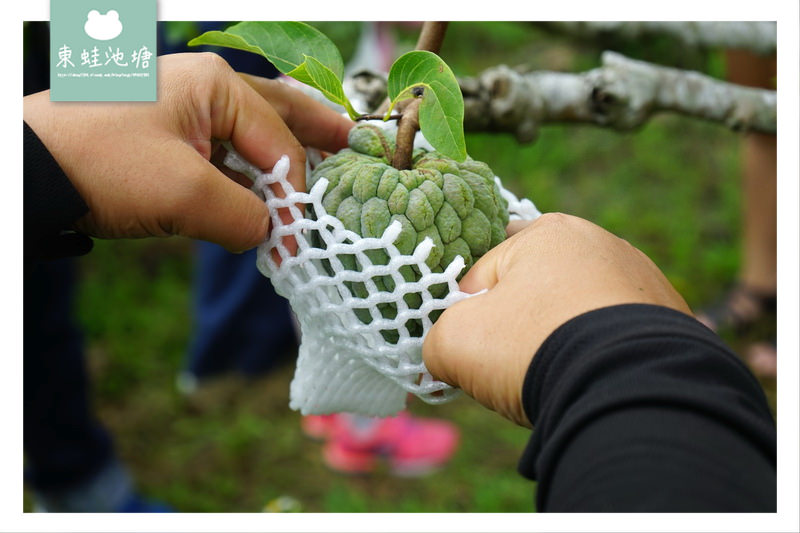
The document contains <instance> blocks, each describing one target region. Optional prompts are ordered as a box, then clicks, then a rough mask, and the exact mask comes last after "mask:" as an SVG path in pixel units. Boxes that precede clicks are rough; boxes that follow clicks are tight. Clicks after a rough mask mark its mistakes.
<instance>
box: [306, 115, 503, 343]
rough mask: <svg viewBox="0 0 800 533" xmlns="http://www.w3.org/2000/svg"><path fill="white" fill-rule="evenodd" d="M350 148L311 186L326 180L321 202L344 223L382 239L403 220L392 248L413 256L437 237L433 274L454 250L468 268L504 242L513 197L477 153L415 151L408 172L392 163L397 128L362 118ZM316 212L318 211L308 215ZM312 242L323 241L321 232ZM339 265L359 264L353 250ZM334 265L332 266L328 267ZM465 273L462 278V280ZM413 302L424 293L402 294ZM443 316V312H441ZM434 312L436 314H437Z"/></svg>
mask: <svg viewBox="0 0 800 533" xmlns="http://www.w3.org/2000/svg"><path fill="white" fill-rule="evenodd" d="M348 143H349V146H350V147H349V148H346V149H344V150H341V151H340V152H339V153H337V154H335V155H332V156H330V157H328V158H326V159H325V160H324V161H323V162H322V163H321V164H320V165H319V166H317V167H316V168H315V169H314V171H313V172H312V173H311V174H310V175H309V177H308V183H307V188H308V189H309V190H310V189H311V187H313V185H314V184H315V183H316V182H317V180H318V179H319V178H320V177H325V178H326V179H327V180H328V182H329V183H328V187H327V189H326V191H325V194H324V196H323V200H322V205H323V207H324V208H325V211H326V212H327V213H328V214H331V215H335V216H336V218H338V219H339V220H341V221H342V223H343V224H344V226H345V228H347V229H349V230H351V231H353V232H354V233H356V234H358V235H360V236H361V237H380V236H381V235H383V232H384V230H386V228H387V227H388V226H389V224H391V223H392V222H393V221H395V220H397V221H399V222H400V223H401V224H402V231H401V232H400V236H399V237H398V239H397V240H396V241H395V246H397V248H398V250H400V252H401V253H403V254H411V253H413V251H414V249H415V248H416V246H417V244H419V243H420V242H422V240H423V239H425V238H426V237H430V238H431V239H432V240H433V244H434V246H433V250H432V251H431V253H430V255H429V256H428V259H427V261H426V264H427V266H428V267H429V268H430V269H431V271H433V272H442V271H443V270H444V269H445V268H446V267H447V266H448V265H449V264H450V262H451V261H452V260H453V259H454V258H455V256H457V255H460V256H461V257H463V258H464V263H465V264H466V268H465V269H464V270H463V271H462V272H461V276H463V275H464V273H465V272H466V271H467V270H468V269H469V267H471V266H472V265H473V264H474V262H475V261H476V260H477V259H478V258H479V257H481V256H482V255H483V254H485V253H486V252H487V251H489V249H490V248H492V247H493V246H496V245H497V244H499V243H500V242H502V241H503V240H504V239H505V237H506V233H505V227H506V225H507V224H508V202H507V201H506V200H505V199H504V198H503V197H502V196H501V194H500V190H499V188H498V186H497V184H496V183H495V180H494V172H492V170H491V169H490V168H489V166H488V165H486V164H485V163H482V162H480V161H475V160H473V159H469V158H468V159H467V160H466V161H464V162H457V161H454V160H452V159H449V158H447V157H444V156H443V155H441V154H439V153H438V152H428V151H425V150H421V149H418V150H415V152H414V157H413V165H412V167H413V168H412V169H411V170H397V169H395V168H393V167H392V166H391V164H390V161H391V158H392V154H393V153H394V149H395V139H394V132H387V131H384V130H382V129H380V128H379V127H377V126H374V125H372V124H368V123H361V124H359V125H357V126H355V127H354V128H353V129H352V130H351V131H350V135H349V138H348ZM309 216H311V217H312V218H313V217H314V213H309ZM312 241H313V242H314V243H315V245H316V246H321V245H322V244H321V242H320V239H319V237H318V236H317V237H316V238H314V236H312ZM367 255H368V257H369V259H370V261H372V263H373V264H386V263H387V262H388V259H389V257H388V255H387V254H386V253H385V252H383V251H382V250H371V251H369V252H367ZM339 259H340V260H341V261H342V264H343V265H344V266H345V267H346V268H350V269H352V270H361V265H360V264H358V261H357V259H356V257H355V256H339ZM327 268H330V265H329V264H328V265H327ZM400 273H401V274H402V276H403V278H404V279H405V280H406V281H408V282H414V281H418V280H419V278H420V276H421V274H420V272H419V270H418V269H417V268H416V267H414V266H406V267H403V268H402V269H401V272H400ZM459 279H460V278H459ZM373 281H375V282H376V286H377V287H378V289H379V290H386V291H388V292H391V291H393V290H394V287H395V282H394V280H393V279H392V278H391V277H390V276H384V277H382V278H380V279H374V280H373ZM348 287H349V289H350V291H351V292H352V293H353V294H354V295H355V296H356V297H359V298H366V297H367V295H368V294H367V289H366V287H365V286H364V284H363V283H359V282H352V283H350V284H349V285H348ZM446 291H447V284H441V285H434V286H433V287H431V294H432V295H433V296H434V297H437V298H439V297H442V296H443V295H444V294H445V293H446ZM404 299H405V301H406V303H407V304H408V306H409V307H411V308H415V309H416V308H419V306H420V304H421V303H422V298H421V296H420V295H419V294H416V293H411V294H406V295H405V298H404ZM379 310H380V312H381V314H382V316H384V317H386V318H390V319H393V318H395V316H396V314H397V309H396V306H395V305H393V304H381V305H380V306H379ZM355 311H356V314H357V315H358V317H359V319H361V320H362V321H363V322H364V323H370V322H371V320H372V318H371V315H370V313H369V311H368V310H366V309H356V310H355ZM437 316H438V315H437ZM435 318H436V316H431V319H432V320H435ZM406 328H407V329H408V330H409V333H410V334H411V335H419V334H421V331H422V325H421V324H420V323H419V321H417V320H412V321H409V323H406ZM381 333H382V334H383V336H384V338H385V339H386V340H387V341H389V342H392V343H394V342H397V339H398V333H397V331H382V332H381Z"/></svg>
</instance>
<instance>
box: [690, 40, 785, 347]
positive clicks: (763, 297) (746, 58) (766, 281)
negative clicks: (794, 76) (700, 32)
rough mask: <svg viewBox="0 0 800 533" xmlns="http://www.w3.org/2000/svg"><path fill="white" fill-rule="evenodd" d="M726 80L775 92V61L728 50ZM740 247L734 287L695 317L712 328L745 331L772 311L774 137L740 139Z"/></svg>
mask: <svg viewBox="0 0 800 533" xmlns="http://www.w3.org/2000/svg"><path fill="white" fill-rule="evenodd" d="M726 66H727V77H728V80H729V81H731V82H733V83H737V84H740V85H745V86H750V87H761V88H769V89H774V88H775V74H776V69H775V58H774V56H773V57H765V56H759V55H756V54H753V53H750V52H745V51H738V50H731V51H728V53H727V56H726ZM741 161H742V244H741V263H740V268H739V273H738V274H737V282H736V286H735V287H734V288H733V289H732V290H731V291H730V292H729V294H727V295H726V296H725V297H724V298H723V299H722V300H721V301H720V303H718V304H717V305H714V306H710V307H709V308H708V309H706V310H704V311H702V312H700V313H698V318H699V319H700V320H701V321H702V322H704V323H705V324H706V325H707V326H709V327H711V328H712V329H734V330H739V331H742V330H745V329H748V328H749V327H751V326H753V325H755V324H757V323H758V322H759V321H760V320H761V319H762V318H764V317H767V318H769V317H770V315H772V314H773V313H774V309H775V295H776V290H777V144H776V137H775V136H774V135H766V134H760V133H749V134H746V135H745V136H744V138H743V139H742V145H741Z"/></svg>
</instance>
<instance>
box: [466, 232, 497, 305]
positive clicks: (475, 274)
mask: <svg viewBox="0 0 800 533" xmlns="http://www.w3.org/2000/svg"><path fill="white" fill-rule="evenodd" d="M503 244H504V243H501V244H500V245H498V246H496V247H494V248H492V249H491V250H489V252H488V253H486V254H485V255H483V257H481V258H480V259H478V261H477V262H476V263H475V264H474V265H472V267H471V268H470V269H469V271H468V272H467V273H466V274H465V275H464V277H463V278H461V281H460V282H459V283H458V287H459V289H461V290H462V291H464V292H466V293H469V294H474V293H476V292H480V291H482V290H484V289H491V288H492V287H494V286H495V285H497V282H498V280H499V277H498V268H499V261H500V260H501V258H502V256H503V253H502V248H503Z"/></svg>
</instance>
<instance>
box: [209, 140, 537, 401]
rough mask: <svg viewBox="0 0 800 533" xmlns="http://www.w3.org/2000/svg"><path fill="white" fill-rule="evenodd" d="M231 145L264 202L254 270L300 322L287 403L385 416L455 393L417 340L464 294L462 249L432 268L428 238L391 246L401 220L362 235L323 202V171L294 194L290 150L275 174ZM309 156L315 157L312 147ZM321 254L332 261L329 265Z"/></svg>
mask: <svg viewBox="0 0 800 533" xmlns="http://www.w3.org/2000/svg"><path fill="white" fill-rule="evenodd" d="M228 149H229V153H228V155H227V157H226V159H225V165H226V166H228V167H229V168H230V169H232V170H235V171H237V172H240V173H242V174H245V175H247V176H248V177H250V178H251V179H252V180H253V182H254V185H253V190H254V191H255V192H256V193H257V194H258V195H259V196H260V197H262V198H263V199H264V200H265V201H266V203H267V207H268V208H269V211H270V214H271V219H272V229H271V232H270V237H269V239H268V240H267V241H266V242H264V243H263V244H262V245H261V246H259V247H258V253H257V266H258V269H259V271H260V272H261V273H262V274H264V275H265V276H266V277H268V278H269V279H270V280H271V281H272V284H273V286H274V287H275V291H276V292H277V293H278V294H280V295H281V296H284V297H285V298H287V299H288V300H289V304H290V305H291V308H292V310H293V312H294V313H295V315H296V317H297V320H298V322H299V323H300V329H301V341H300V348H299V353H298V358H297V367H296V370H295V375H294V379H293V380H292V383H291V389H290V401H289V405H290V407H291V408H292V409H295V410H299V411H300V412H301V413H303V414H306V415H307V414H326V413H333V412H351V413H358V414H363V415H370V416H389V415H393V414H396V413H397V412H398V411H400V410H402V409H403V408H404V407H405V403H406V396H407V394H408V393H409V392H410V393H413V394H415V395H416V396H418V397H420V398H421V399H422V400H424V401H425V402H428V403H442V402H446V401H448V400H450V399H452V398H453V397H454V395H455V394H457V391H456V390H455V389H453V388H452V387H450V386H449V385H447V384H446V383H443V382H441V381H437V380H435V379H433V377H432V376H431V375H430V374H429V373H428V371H427V369H426V368H425V365H424V363H423V362H422V341H423V339H424V336H425V335H426V334H427V332H428V331H429V330H430V328H431V325H432V322H431V320H430V318H429V314H430V313H431V312H432V311H434V310H437V309H445V308H447V307H448V306H450V305H452V304H454V303H456V302H458V301H460V300H462V299H464V298H468V297H469V296H470V295H469V294H466V293H463V292H461V291H459V290H458V283H457V282H456V278H457V277H458V274H459V273H460V272H461V270H462V269H463V268H464V260H463V259H462V258H461V256H456V258H455V259H454V260H453V262H452V263H451V264H450V265H449V266H448V267H447V268H446V269H445V270H444V272H442V273H434V272H431V271H430V269H429V268H428V266H427V265H426V264H425V259H426V258H427V257H428V254H430V252H431V249H432V247H433V241H431V239H429V238H428V239H425V240H424V241H423V242H421V243H420V244H419V245H418V246H417V247H416V249H415V250H414V252H413V254H411V255H403V254H401V253H400V251H399V250H398V249H397V247H395V245H394V241H395V240H396V239H397V237H398V235H399V234H400V229H401V225H400V223H399V222H395V223H393V224H391V225H390V226H389V227H388V228H387V229H386V231H385V232H384V234H383V236H381V238H361V237H360V236H359V235H357V234H355V233H353V232H351V231H349V230H347V229H345V228H344V225H343V224H342V223H341V222H340V221H339V220H338V219H337V218H336V217H334V216H331V215H329V214H327V213H326V212H325V209H324V208H323V207H322V197H323V195H324V193H325V189H326V187H327V185H328V180H327V179H325V178H324V177H321V178H320V179H319V180H318V181H317V182H316V183H315V184H314V186H313V187H312V188H311V190H310V191H308V192H307V193H304V192H298V191H296V190H295V189H294V188H293V187H292V185H291V184H290V183H289V181H288V180H287V179H286V176H287V173H288V171H289V158H288V157H287V156H283V157H282V158H281V159H280V160H279V161H278V163H277V164H276V165H275V166H274V168H273V169H272V172H261V171H260V170H259V169H258V168H257V167H255V166H253V165H251V164H250V163H248V162H247V161H245V160H244V159H243V158H242V157H241V156H239V155H238V154H237V153H236V152H235V151H234V150H233V149H232V148H231V147H230V146H228ZM309 155H310V157H309V160H313V159H314V154H309ZM495 179H496V181H497V184H498V185H499V186H500V191H501V193H502V195H503V197H504V198H505V199H506V200H508V203H509V212H510V218H512V219H526V220H533V219H534V218H536V217H538V216H539V214H540V213H539V211H538V210H537V209H536V207H535V206H534V205H533V203H532V202H531V201H530V200H527V199H522V200H519V199H517V197H516V196H514V194H512V193H511V192H509V191H507V190H506V189H504V188H503V187H502V184H501V183H500V180H499V178H495ZM279 191H280V192H281V193H282V194H278V192H279ZM307 206H313V212H314V213H316V219H311V218H307V216H306V213H307V212H308V211H307V210H306V207H307ZM287 210H288V212H289V214H290V215H291V221H290V222H288V223H287V222H285V221H284V220H282V218H281V216H280V214H281V213H285V212H286V211H287ZM286 218H288V217H286ZM312 232H316V233H317V235H318V237H319V238H321V241H322V245H321V246H315V245H314V244H312V239H311V237H310V236H311V233H312ZM288 238H294V240H296V242H297V253H296V254H292V253H291V252H290V250H289V249H288V248H287V246H286V244H287V241H288ZM368 250H383V251H384V252H385V253H386V254H387V255H388V256H389V262H388V264H386V265H373V264H372V263H371V262H370V260H369V258H368V257H367V255H366V254H365V251H368ZM343 255H354V256H356V258H357V261H358V263H360V264H361V265H362V268H361V271H359V272H355V271H352V270H346V269H345V268H344V267H343V266H342V263H341V261H340V260H339V256H343ZM276 257H279V258H280V261H276ZM325 260H327V263H329V268H325V265H324V264H323V261H325ZM404 265H415V266H416V268H418V269H419V271H420V272H421V273H422V276H421V278H420V279H419V281H416V282H413V283H410V282H406V281H405V280H404V278H403V276H402V275H401V274H400V272H399V270H400V267H402V266H404ZM381 276H391V277H392V278H393V279H394V282H395V288H394V290H393V291H391V292H387V291H381V290H379V289H378V288H377V287H376V286H375V284H374V282H373V281H372V279H373V278H376V277H381ZM353 282H361V283H363V284H364V285H365V287H366V288H367V297H366V298H358V297H356V296H354V295H353V294H352V293H351V291H350V290H349V289H348V287H347V284H348V283H353ZM440 283H447V285H448V288H449V291H448V293H447V294H446V295H445V296H444V297H442V298H434V297H433V296H432V295H431V293H430V291H429V288H430V287H431V286H432V285H435V284H440ZM407 293H419V294H420V295H421V296H422V305H421V306H420V307H419V309H413V308H409V307H408V305H406V303H405V300H404V299H403V295H404V294H407ZM382 303H391V304H394V305H395V306H396V307H397V316H396V317H395V318H393V319H387V318H384V317H383V316H381V313H380V312H379V311H378V304H382ZM354 309H367V310H369V313H370V315H371V317H372V321H371V322H370V323H369V324H365V323H363V322H362V321H361V320H359V318H358V317H357V316H356V314H355V312H354V311H353V310H354ZM413 319H418V320H420V321H421V323H422V329H423V334H422V336H421V337H414V336H411V335H409V333H408V330H407V329H406V327H405V324H406V322H407V321H409V320H413ZM381 330H395V331H397V332H398V333H399V340H398V342H397V343H396V344H391V343H389V342H387V341H386V340H384V337H383V336H382V335H381V333H380V331H381Z"/></svg>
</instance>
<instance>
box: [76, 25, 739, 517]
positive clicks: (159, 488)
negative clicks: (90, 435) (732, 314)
mask: <svg viewBox="0 0 800 533" xmlns="http://www.w3.org/2000/svg"><path fill="white" fill-rule="evenodd" d="M318 25H319V26H320V27H321V28H322V29H323V31H326V30H325V28H326V27H328V28H329V29H330V28H335V29H336V31H334V32H332V36H333V37H335V40H337V41H339V42H341V43H345V44H346V43H351V45H350V49H351V50H352V43H353V42H355V37H357V32H358V28H359V26H358V25H357V24H353V23H350V24H347V23H337V24H334V23H319V24H318ZM398 32H399V33H400V36H401V39H402V43H404V44H403V45H402V46H407V47H410V46H411V45H413V42H414V40H415V38H416V30H414V29H411V28H402V29H400V30H398ZM653 46H655V45H653ZM640 48H641V51H642V53H643V54H645V53H646V54H650V56H652V55H653V54H657V50H655V51H654V50H652V46H650V47H649V48H648V46H645V45H643V46H641V47H640ZM670 50H671V48H670ZM599 52H600V50H599V49H597V48H592V47H591V46H589V45H587V44H586V43H581V44H579V45H576V46H572V45H570V44H569V43H568V41H567V40H566V39H564V38H563V37H559V36H552V35H550V34H547V33H546V32H544V31H543V30H540V29H538V28H534V27H533V26H531V25H527V24H516V23H493V24H489V23H453V24H451V28H450V30H449V34H448V40H447V42H446V44H445V47H444V49H443V50H442V55H443V57H445V59H446V60H448V62H449V63H450V64H451V66H452V67H453V69H454V71H455V72H456V74H457V75H474V74H476V73H477V72H479V71H480V70H482V69H483V68H486V67H488V66H491V65H494V64H497V63H500V62H506V63H508V64H511V65H514V64H519V63H523V62H524V63H527V64H531V65H533V66H535V67H536V68H550V69H563V70H572V71H577V70H583V69H586V68H591V67H592V66H594V65H596V64H597V63H598V58H599ZM626 52H627V53H629V54H630V53H631V50H626ZM347 55H348V53H347V52H346V53H345V57H347ZM667 55H668V56H669V54H667ZM650 59H653V57H650ZM668 59H669V57H666V58H665V62H668V61H667V60H668ZM692 61H694V63H693V64H694V68H701V69H702V68H704V67H705V66H710V68H712V70H716V72H717V73H719V72H720V71H721V67H719V64H720V63H719V58H718V56H715V55H714V54H694V55H692ZM467 147H468V150H469V152H470V154H471V155H472V156H473V157H474V158H476V159H480V160H483V161H486V162H488V163H489V164H490V166H492V168H493V169H494V170H495V172H496V173H497V174H498V175H499V176H501V177H502V178H503V179H504V182H505V184H506V186H507V187H508V188H510V189H511V190H512V191H513V192H515V193H516V194H518V195H520V196H525V197H528V198H530V199H532V200H533V201H534V202H535V203H536V204H537V206H538V207H539V208H540V209H541V210H542V211H563V212H567V213H571V214H575V215H578V216H581V217H584V218H587V219H589V220H592V221H594V222H596V223H598V224H600V225H602V226H604V227H606V228H607V229H609V230H610V231H612V232H615V233H617V234H618V235H620V236H622V237H624V238H626V239H628V240H630V241H631V242H632V243H633V244H634V245H636V246H637V247H639V248H641V249H642V250H643V251H644V252H645V253H647V254H648V255H649V256H650V257H651V258H652V259H653V260H654V261H655V262H656V263H657V264H658V265H659V266H660V267H661V268H662V269H663V270H664V272H665V273H666V275H667V276H668V277H669V279H670V280H671V281H672V282H673V283H674V284H675V286H676V287H677V288H678V290H679V291H680V292H681V293H682V294H683V295H684V296H685V298H686V299H687V301H688V302H689V304H690V305H691V306H693V307H696V306H699V305H701V304H702V303H704V302H707V301H708V300H710V299H712V298H714V297H715V296H716V295H718V294H719V293H720V292H721V291H722V290H723V289H724V288H725V287H726V286H727V285H728V284H729V283H730V282H731V281H732V280H733V278H734V276H735V273H736V270H737V268H738V264H739V251H738V243H739V211H740V202H741V198H740V171H739V160H738V147H739V137H738V136H736V135H735V134H733V133H730V132H728V131H727V130H725V129H723V128H722V127H719V126H715V125H711V124H706V123H702V122H699V121H693V120H689V119H685V118H681V117H674V116H661V117H657V118H656V119H655V120H653V121H651V122H650V123H649V124H648V125H647V126H646V127H644V128H643V129H641V130H639V131H637V132H632V133H616V132H613V131H608V130H602V129H598V128H594V127H589V126H548V127H545V128H543V129H542V131H541V134H540V137H539V138H538V140H537V141H536V142H535V143H534V144H531V145H527V146H520V145H518V144H517V143H516V142H515V141H514V140H513V139H511V138H510V137H508V136H500V135H489V134H470V135H469V136H468V139H467ZM191 258H192V248H191V246H190V244H189V243H188V242H187V241H185V240H181V239H169V240H156V239H153V240H147V241H115V242H110V241H97V242H96V246H95V250H94V251H93V252H92V253H91V254H90V255H89V256H87V257H85V258H81V259H80V260H79V262H80V269H81V279H80V282H79V294H78V306H77V313H78V316H79V319H80V323H81V324H82V326H83V328H84V331H85V332H86V338H87V345H88V358H89V362H90V367H91V371H92V374H93V378H94V391H93V392H94V398H95V403H96V406H97V411H98V413H99V416H100V417H101V419H102V420H103V421H104V423H106V424H107V425H108V427H109V428H111V430H112V432H113V433H114V435H115V437H116V444H117V447H118V450H119V453H120V455H121V457H122V458H123V460H124V461H125V462H126V463H127V464H128V465H129V466H130V468H131V469H132V471H133V473H134V475H135V477H136V479H137V482H138V483H139V485H140V487H141V488H142V490H143V492H144V493H145V494H147V495H149V496H152V497H155V498H160V499H162V500H164V501H166V502H169V503H170V504H171V505H173V506H174V507H175V508H176V509H178V510H181V511H187V512H188V511H251V512H252V511H259V510H261V508H262V507H263V506H264V504H266V503H267V502H268V501H270V500H272V499H275V498H277V497H279V496H283V495H287V496H291V497H293V498H295V499H297V500H298V501H299V502H300V504H301V506H302V510H303V511H308V512H391V511H397V512H405V511H416V512H530V511H532V510H533V495H534V489H535V487H534V485H533V484H532V483H531V482H529V481H526V480H524V479H522V478H521V477H520V476H519V475H518V474H517V473H516V471H515V467H516V462H517V460H518V458H519V455H520V453H521V451H522V449H523V447H524V445H525V443H526V441H527V437H528V435H529V432H528V431H527V430H524V429H521V428H517V427H514V426H512V425H511V424H510V423H507V422H506V421H504V420H503V419H501V418H500V417H499V416H497V415H495V414H493V413H490V412H488V411H486V410H484V409H482V408H481V407H479V406H478V405H477V404H476V403H475V402H473V401H471V400H470V399H468V398H461V399H459V400H457V401H455V402H453V403H451V404H447V405H444V406H438V407H432V406H428V405H425V404H422V403H421V402H419V401H414V402H412V403H411V411H412V412H413V413H415V414H418V415H421V416H436V417H442V418H446V419H450V420H452V421H454V422H455V423H456V424H457V425H458V426H459V428H460V429H461V432H462V440H461V445H460V447H459V450H458V453H457V454H456V456H455V457H454V459H453V460H452V462H450V463H449V464H448V465H447V466H446V467H444V468H443V470H442V471H441V472H439V473H438V474H436V475H433V476H431V477H428V478H425V479H417V480H411V479H395V478H392V477H390V476H389V475H388V474H387V473H386V472H383V471H381V472H378V473H377V474H376V475H374V476H370V477H343V476H340V475H337V474H334V473H332V472H330V471H328V470H327V469H326V468H325V467H324V465H323V464H322V460H321V456H320V445H319V444H317V443H313V442H310V441H308V440H306V439H304V438H303V437H302V436H301V433H300V430H299V422H300V416H299V415H298V414H297V413H295V412H293V411H290V410H289V409H288V405H287V404H288V391H289V381H290V379H291V375H292V372H293V368H291V365H289V366H284V367H282V368H280V369H279V370H278V371H276V372H274V373H273V374H271V375H269V376H266V377H263V378H260V379H256V380H250V381H246V380H243V379H240V378H235V377H230V378H227V379H223V380H220V381H219V382H218V383H216V384H213V385H212V386H210V387H208V388H207V389H205V390H203V391H202V392H201V394H200V395H199V396H198V397H197V398H194V399H191V400H190V399H187V398H185V397H183V396H181V395H179V394H178V393H177V392H176V390H175V387H174V380H175V376H176V374H177V372H178V371H179V370H180V368H181V364H182V360H183V357H184V354H185V350H186V346H187V343H188V340H189V338H190V335H191V316H190V295H191V275H192V265H191ZM254 267H255V266H254ZM264 282H265V283H267V282H268V281H267V280H264Z"/></svg>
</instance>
